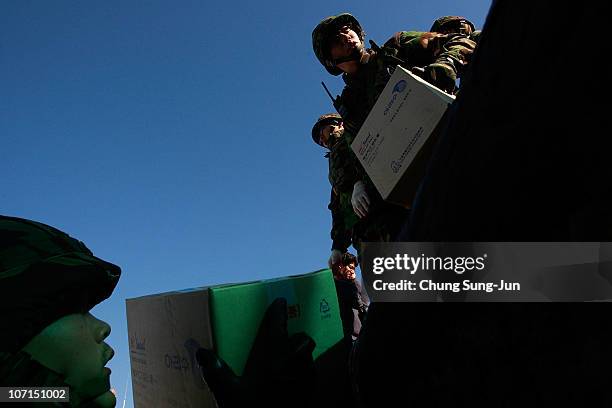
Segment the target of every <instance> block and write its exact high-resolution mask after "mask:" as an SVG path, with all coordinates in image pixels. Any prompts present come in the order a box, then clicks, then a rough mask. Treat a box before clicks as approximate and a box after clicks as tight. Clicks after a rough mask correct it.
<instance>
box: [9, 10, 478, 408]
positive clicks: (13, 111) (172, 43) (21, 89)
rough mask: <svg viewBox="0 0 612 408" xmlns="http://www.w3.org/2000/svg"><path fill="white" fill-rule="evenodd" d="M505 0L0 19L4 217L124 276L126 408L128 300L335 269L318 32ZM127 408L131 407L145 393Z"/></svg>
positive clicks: (116, 366)
mask: <svg viewBox="0 0 612 408" xmlns="http://www.w3.org/2000/svg"><path fill="white" fill-rule="evenodd" d="M489 5H490V1H488V0H469V1H462V2H456V1H446V0H445V1H437V2H407V1H400V0H390V1H383V2H370V1H363V2H345V1H321V0H314V1H310V2H251V1H217V2H207V1H192V0H185V1H160V0H151V1H106V0H105V1H101V0H99V1H60V0H57V1H44V0H39V1H27V0H13V1H11V0H5V1H3V2H2V3H1V4H0V141H1V152H2V154H1V160H0V174H2V187H1V188H0V212H1V213H3V214H5V215H12V216H19V217H25V218H30V219H34V220H37V221H41V222H44V223H47V224H50V225H53V226H55V227H58V228H60V229H62V230H64V231H66V232H68V233H69V234H71V235H73V236H74V237H77V238H79V239H80V240H82V241H84V242H85V243H86V244H87V245H88V246H89V247H90V248H91V249H92V250H93V251H94V253H95V254H96V255H98V256H99V257H102V258H104V259H107V260H109V261H111V262H114V263H116V264H118V265H120V266H121V267H122V268H123V276H122V278H121V281H120V282H119V285H118V287H117V289H116V290H115V292H114V294H113V297H112V298H111V299H109V300H107V301H106V302H104V303H103V304H101V305H99V306H97V307H96V308H95V309H94V310H93V313H94V315H96V316H97V317H99V318H101V319H103V320H105V321H107V322H109V323H110V324H111V325H112V327H113V332H112V334H111V336H110V337H109V339H108V342H109V343H110V344H111V345H112V346H113V347H114V349H115V351H116V355H115V358H114V359H113V360H112V362H111V363H110V367H111V368H112V370H113V374H112V382H113V385H114V386H115V387H116V388H117V389H118V391H119V393H120V395H119V403H118V406H121V402H122V401H121V400H122V396H123V392H124V389H125V383H126V380H127V379H128V377H129V371H130V369H129V355H128V339H127V326H126V318H125V299H126V298H131V297H137V296H141V295H145V294H152V293H159V292H166V291H170V290H177V289H185V288H190V287H196V286H203V285H210V284H216V283H227V282H239V281H245V280H254V279H260V278H270V277H276V276H282V275H289V274H297V273H304V272H309V271H313V270H316V269H319V268H321V267H324V266H325V263H326V260H327V257H328V254H329V247H330V245H331V243H330V239H329V225H330V219H329V214H328V210H327V203H328V199H329V184H328V182H327V163H326V161H325V159H324V158H323V151H322V149H321V148H319V147H318V146H315V145H314V144H313V143H312V141H311V139H310V135H309V132H310V128H311V126H312V123H313V121H314V120H315V118H316V117H317V116H318V115H319V114H322V113H325V112H329V111H331V110H332V106H331V103H330V102H329V100H328V99H327V96H326V95H325V94H324V92H323V89H322V88H321V86H320V84H319V82H320V81H321V80H325V81H326V83H327V84H328V86H329V87H330V89H331V90H332V92H334V93H340V91H341V89H342V85H343V84H342V80H341V79H340V78H339V77H331V76H330V75H328V74H327V72H325V71H324V69H323V68H322V67H321V66H320V65H319V63H318V62H317V60H316V59H315V57H314V54H313V52H312V48H311V32H312V29H313V28H314V26H315V25H316V24H317V23H318V22H319V21H320V20H321V19H322V18H323V17H325V16H328V15H331V14H337V13H339V12H343V11H349V12H352V13H353V14H354V15H355V16H356V17H357V18H358V19H359V20H360V22H361V23H362V25H363V26H364V28H365V30H366V32H367V34H368V36H367V38H368V39H373V40H375V41H376V42H378V43H379V44H381V43H383V42H384V41H385V40H386V39H387V38H388V37H389V36H391V35H392V34H393V33H394V32H395V31H399V30H409V29H411V30H427V29H428V28H429V27H430V25H431V23H432V21H433V20H434V19H435V18H436V17H439V16H442V15H447V14H460V15H464V16H466V17H468V18H469V19H471V20H472V21H473V22H474V23H476V25H477V26H479V27H482V24H483V22H484V19H485V17H486V13H487V11H488V8H489ZM126 406H128V407H131V406H132V395H131V387H130V391H129V393H128V402H127V404H126Z"/></svg>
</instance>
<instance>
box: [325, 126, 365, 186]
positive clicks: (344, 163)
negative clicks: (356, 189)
mask: <svg viewBox="0 0 612 408" xmlns="http://www.w3.org/2000/svg"><path fill="white" fill-rule="evenodd" d="M346 136H347V135H346V132H345V136H344V137H342V139H341V140H340V141H338V143H336V144H335V145H334V146H333V147H332V149H331V150H330V152H329V182H330V183H331V185H332V187H333V188H334V189H335V190H336V191H337V192H338V193H348V194H351V193H352V192H353V184H355V181H357V180H358V179H359V175H360V171H359V167H358V166H357V165H358V164H359V163H357V162H358V160H357V156H355V154H354V153H353V152H352V150H351V147H350V145H349V142H348V140H347V139H346Z"/></svg>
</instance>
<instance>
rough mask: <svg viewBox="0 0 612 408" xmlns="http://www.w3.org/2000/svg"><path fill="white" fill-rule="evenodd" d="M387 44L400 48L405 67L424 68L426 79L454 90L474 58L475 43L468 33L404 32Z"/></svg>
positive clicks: (386, 44) (446, 88)
mask: <svg viewBox="0 0 612 408" xmlns="http://www.w3.org/2000/svg"><path fill="white" fill-rule="evenodd" d="M475 38H478V35H476V37H475ZM385 46H387V47H390V48H395V49H397V54H396V55H397V57H399V58H400V59H402V60H404V61H405V65H406V68H411V67H415V66H416V67H422V68H425V72H426V78H425V79H426V80H427V81H429V82H431V83H433V84H435V85H437V86H439V87H441V88H442V89H445V90H448V91H452V89H453V87H454V83H455V80H456V79H457V78H458V77H461V75H462V74H463V72H464V71H465V67H466V66H467V65H468V63H469V62H470V60H471V56H472V54H473V52H474V49H475V48H476V42H475V41H474V40H473V39H470V38H469V37H468V36H466V35H465V34H458V33H450V34H442V33H434V32H418V31H401V32H398V33H396V34H395V35H394V36H393V37H392V38H391V39H389V40H388V41H387V42H386V43H385Z"/></svg>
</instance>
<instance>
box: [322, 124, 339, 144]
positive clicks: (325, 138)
mask: <svg viewBox="0 0 612 408" xmlns="http://www.w3.org/2000/svg"><path fill="white" fill-rule="evenodd" d="M343 130H344V126H342V122H339V123H330V124H329V125H325V126H323V128H321V136H320V139H319V141H320V143H321V144H322V145H323V146H325V147H328V146H329V144H330V143H329V142H330V141H331V140H332V139H334V138H336V139H337V138H339V137H340V136H342V131H343Z"/></svg>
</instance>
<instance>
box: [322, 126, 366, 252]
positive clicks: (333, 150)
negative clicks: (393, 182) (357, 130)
mask: <svg viewBox="0 0 612 408" xmlns="http://www.w3.org/2000/svg"><path fill="white" fill-rule="evenodd" d="M349 148H350V147H349V145H348V144H347V143H346V140H345V138H344V135H343V136H342V137H340V138H339V139H337V140H336V141H335V142H334V143H333V145H332V146H330V152H329V156H328V157H329V164H330V175H331V170H332V168H331V163H332V161H333V162H334V163H337V164H338V165H341V164H342V163H343V160H344V158H346V157H350V156H348V154H349V152H348V149H349ZM345 164H349V165H347V166H345V167H344V168H343V169H342V168H340V167H339V166H338V167H337V168H336V173H335V174H336V177H337V178H338V179H339V180H340V182H342V179H345V180H348V182H351V180H353V179H354V178H355V177H356V175H355V174H354V173H353V171H354V166H352V164H351V163H345ZM343 172H346V173H343ZM330 183H331V178H330ZM351 188H352V185H351ZM338 191H339V190H338V189H337V188H333V185H332V190H331V197H330V200H329V205H328V206H327V208H328V209H329V210H330V211H331V217H332V228H331V233H330V235H331V239H332V250H333V249H337V250H339V251H341V252H346V251H347V249H348V247H349V246H351V241H352V240H351V236H352V230H353V226H354V225H355V224H356V223H357V222H358V221H359V218H358V217H357V215H356V214H355V212H354V211H353V206H352V204H351V194H350V193H346V192H344V193H341V192H338Z"/></svg>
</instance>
